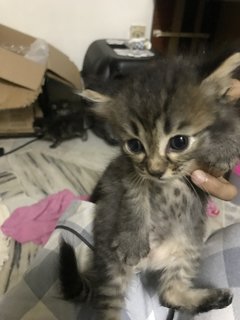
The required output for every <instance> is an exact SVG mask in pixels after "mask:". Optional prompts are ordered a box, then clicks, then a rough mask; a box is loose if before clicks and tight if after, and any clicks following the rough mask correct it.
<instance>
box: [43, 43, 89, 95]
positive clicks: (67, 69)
mask: <svg viewBox="0 0 240 320" xmlns="http://www.w3.org/2000/svg"><path fill="white" fill-rule="evenodd" d="M47 68H48V69H49V70H50V71H51V72H52V73H54V74H55V75H57V76H58V77H59V78H60V79H61V78H62V79H63V80H65V81H67V82H68V83H69V84H71V85H72V86H73V87H74V88H75V89H78V90H82V88H83V84H82V81H81V76H80V72H79V71H78V69H77V68H76V66H75V64H74V63H73V62H72V61H70V60H69V58H68V57H67V56H66V55H65V54H63V53H62V52H61V51H59V50H57V49H56V48H54V47H53V46H51V45H49V58H48V66H47Z"/></svg>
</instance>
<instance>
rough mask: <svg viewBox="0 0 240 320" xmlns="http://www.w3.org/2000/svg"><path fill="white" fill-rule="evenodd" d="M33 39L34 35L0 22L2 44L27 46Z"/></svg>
mask: <svg viewBox="0 0 240 320" xmlns="http://www.w3.org/2000/svg"><path fill="white" fill-rule="evenodd" d="M34 40H35V38H34V37H31V36H29V35H27V34H25V33H23V32H20V31H17V30H14V29H12V28H9V27H7V26H4V25H3V24H0V41H1V44H3V45H4V46H12V45H14V46H19V47H22V46H25V47H26V48H27V47H29V46H30V45H31V43H32V42H33V41H34Z"/></svg>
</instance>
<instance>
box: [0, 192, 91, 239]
mask: <svg viewBox="0 0 240 320" xmlns="http://www.w3.org/2000/svg"><path fill="white" fill-rule="evenodd" d="M88 198H89V197H88V196H75V195H74V194H73V193H72V192H71V191H69V190H63V191H60V192H58V193H55V194H53V195H50V196H48V197H46V198H44V199H42V200H40V201H39V202H38V203H36V204H33V205H31V206H26V207H21V208H18V209H16V210H15V211H14V212H13V213H12V214H11V216H10V217H9V218H8V219H7V220H6V221H5V222H4V223H3V225H2V226H1V230H2V232H3V233H4V234H5V235H7V236H10V237H12V238H13V239H15V240H16V241H18V242H20V243H25V242H29V241H32V242H34V243H36V244H45V243H46V242H47V241H48V239H49V237H50V235H51V233H52V232H53V230H54V229H55V227H56V224H57V221H58V219H59V217H60V216H61V215H62V214H63V213H64V211H65V210H66V209H67V207H68V206H69V205H70V203H71V202H72V201H73V200H75V199H80V200H88Z"/></svg>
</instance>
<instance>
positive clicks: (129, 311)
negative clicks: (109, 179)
mask: <svg viewBox="0 0 240 320" xmlns="http://www.w3.org/2000/svg"><path fill="white" fill-rule="evenodd" d="M93 211H94V204H92V203H89V202H81V201H76V202H73V203H72V204H71V206H70V207H69V208H68V210H67V211H66V212H65V214H64V215H63V216H62V218H61V219H60V220H59V222H58V227H57V228H56V230H55V231H54V233H53V234H52V236H51V238H50V240H49V241H48V243H47V245H46V246H45V247H44V248H43V249H42V250H41V251H40V253H39V254H38V255H37V257H36V259H35V261H34V263H33V264H32V266H31V268H30V269H29V270H28V271H27V272H26V274H25V275H24V277H23V279H22V280H21V281H20V282H19V283H18V285H16V286H15V287H14V288H13V289H11V290H10V291H8V292H7V293H6V294H5V295H4V296H2V297H1V298H0V319H1V320H65V319H71V320H77V319H81V320H93V319H96V318H95V315H94V313H93V311H92V310H91V309H90V308H89V307H87V306H84V305H74V304H71V303H69V302H66V301H64V300H63V299H62V298H61V293H60V288H59V282H58V248H59V239H60V238H61V237H63V238H64V239H65V240H66V241H68V242H70V243H72V245H73V246H74V247H75V249H76V252H77V256H78V260H79V261H80V263H81V266H84V264H85V263H87V258H88V256H89V254H91V250H92V245H93V243H92V234H91V226H92V220H93ZM199 281H200V282H201V283H206V284H207V285H209V284H210V285H214V286H218V287H231V288H232V290H233V292H234V301H233V304H232V305H231V306H229V307H228V308H225V309H223V310H216V311H211V312H208V313H205V314H202V315H199V316H196V317H194V319H196V320H197V319H198V320H200V319H201V320H203V319H204V320H205V319H207V320H213V319H214V320H233V319H235V320H240V304H239V298H240V224H236V225H233V226H230V227H228V228H226V229H224V230H222V231H220V232H218V233H216V234H215V235H213V236H212V237H211V238H210V239H209V240H208V242H207V246H206V248H205V250H204V253H203V263H202V268H201V274H200V277H199ZM167 314H168V309H167V308H165V307H163V306H161V305H159V302H158V298H157V296H156V294H155V293H154V292H152V291H150V290H146V289H144V287H143V284H142V281H141V275H140V274H136V275H135V276H134V278H133V279H132V282H131V284H130V286H129V288H128V293H127V296H126V299H125V308H124V310H123V312H122V319H123V320H165V319H166V318H167ZM191 318H192V317H190V316H189V315H183V314H179V313H176V314H175V317H174V319H177V320H188V319H191Z"/></svg>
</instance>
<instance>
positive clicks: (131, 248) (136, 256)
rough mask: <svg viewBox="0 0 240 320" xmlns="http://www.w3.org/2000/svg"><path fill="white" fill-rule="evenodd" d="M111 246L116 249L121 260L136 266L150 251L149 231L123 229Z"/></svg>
mask: <svg viewBox="0 0 240 320" xmlns="http://www.w3.org/2000/svg"><path fill="white" fill-rule="evenodd" d="M111 248H112V249H113V250H114V251H116V253H117V255H118V258H119V259H120V261H121V262H123V263H125V264H127V265H129V266H135V265H137V264H138V263H139V261H140V260H141V259H142V258H144V257H146V256H147V255H148V253H149V251H150V246H149V235H148V232H146V231H145V232H144V231H141V232H140V231H136V230H128V231H121V232H120V233H119V234H118V235H117V236H116V237H115V239H114V241H113V242H112V245H111Z"/></svg>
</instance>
